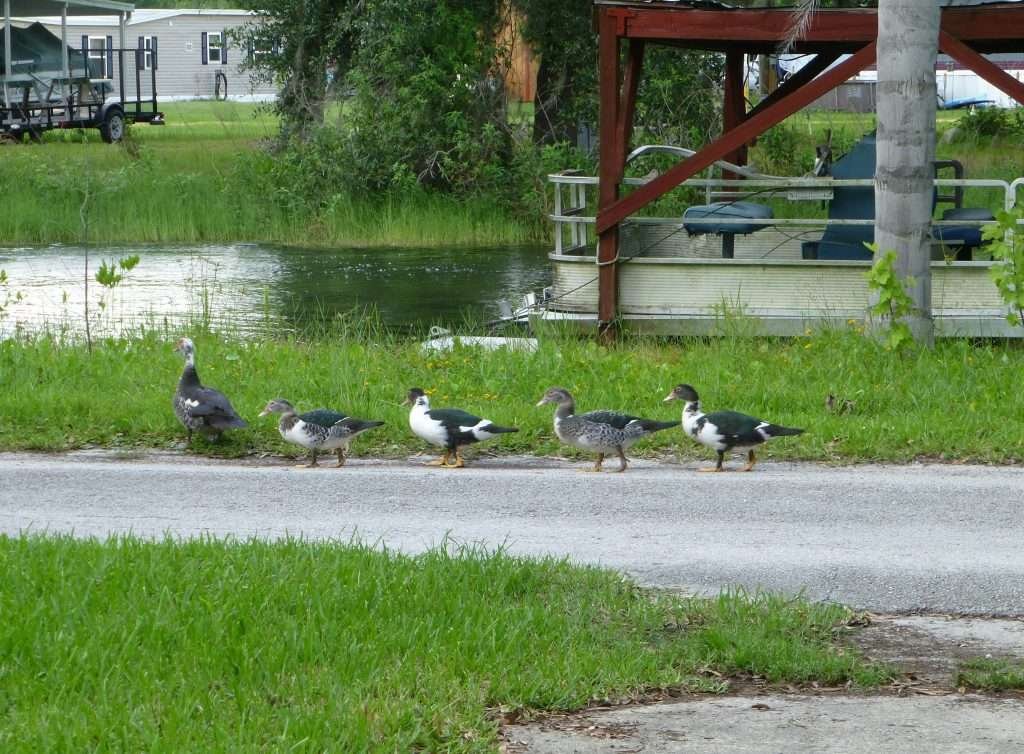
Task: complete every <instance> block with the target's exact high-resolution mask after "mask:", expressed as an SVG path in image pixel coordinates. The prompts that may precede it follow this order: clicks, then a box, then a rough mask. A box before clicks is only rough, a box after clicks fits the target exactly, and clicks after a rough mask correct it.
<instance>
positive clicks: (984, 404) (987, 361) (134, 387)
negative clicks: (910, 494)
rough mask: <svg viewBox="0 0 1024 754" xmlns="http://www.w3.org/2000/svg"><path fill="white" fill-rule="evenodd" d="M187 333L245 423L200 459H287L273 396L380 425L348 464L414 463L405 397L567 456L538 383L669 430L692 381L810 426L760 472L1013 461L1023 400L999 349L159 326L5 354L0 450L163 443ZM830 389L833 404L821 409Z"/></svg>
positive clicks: (839, 336)
mask: <svg viewBox="0 0 1024 754" xmlns="http://www.w3.org/2000/svg"><path fill="white" fill-rule="evenodd" d="M186 334H187V335H190V336H191V337H193V338H194V340H195V341H196V349H197V366H198V370H199V375H200V377H201V379H202V380H203V382H204V384H207V385H210V386H212V387H216V388H218V389H220V390H222V391H223V392H225V393H226V394H227V395H228V396H229V397H230V399H231V401H232V403H233V404H234V406H235V408H236V409H237V410H238V412H239V413H240V414H241V415H242V416H243V418H246V419H248V420H249V421H250V423H251V425H250V427H249V428H248V429H244V430H240V431H237V432H233V433H232V434H230V435H229V436H228V437H226V438H225V440H224V441H223V442H222V443H220V444H218V445H207V444H204V443H202V441H197V445H196V450H197V452H201V453H212V454H217V455H229V456H231V455H234V456H241V455H247V454H249V453H254V452H271V453H285V454H288V455H292V454H294V453H295V449H294V448H290V447H288V446H285V445H284V443H283V442H282V440H281V439H280V437H279V436H278V434H277V431H276V429H275V425H274V423H273V421H272V420H270V419H265V420H259V421H257V420H256V415H257V414H258V413H259V412H260V410H261V409H262V408H263V407H264V405H265V404H266V402H267V401H268V400H270V399H272V398H277V397H283V398H286V399H288V400H290V401H292V402H293V403H294V404H295V405H296V407H297V408H298V409H299V410H300V411H306V410H310V409H312V408H316V407H318V406H327V407H331V408H334V409H337V410H342V411H345V412H346V413H349V414H353V415H356V416H360V417H363V418H367V419H377V420H382V421H384V422H386V424H385V426H384V427H381V428H380V429H378V430H374V431H373V432H369V433H367V434H366V435H364V436H362V437H360V438H359V440H358V441H357V442H356V443H355V444H354V446H353V451H354V455H355V456H356V457H359V456H383V457H395V456H399V455H402V454H408V453H410V452H417V451H420V450H422V449H423V448H424V445H423V443H422V442H421V441H420V440H418V439H417V438H415V437H414V436H413V435H412V434H411V432H410V431H409V429H408V413H407V410H406V409H403V408H402V407H401V406H399V405H398V404H399V402H400V401H401V400H402V399H403V398H404V397H405V394H406V392H407V390H408V389H409V388H410V387H413V386H417V387H421V388H424V389H426V390H429V391H430V392H431V399H432V405H434V406H435V407H444V406H453V407H458V408H462V409H465V410H467V411H471V412H474V413H477V414H479V415H482V416H486V417H487V418H489V419H491V420H493V421H495V422H498V423H500V424H503V425H512V426H517V427H519V428H520V432H519V433H517V434H514V435H505V436H503V437H502V438H501V439H500V440H499V441H490V442H488V443H485V444H483V445H481V446H478V447H479V448H480V449H481V452H492V453H529V454H539V455H551V454H554V453H556V452H563V453H565V452H567V450H568V449H566V448H564V447H562V446H560V444H559V443H558V442H557V440H555V439H554V437H553V432H552V427H551V421H552V411H551V410H549V409H547V408H537V407H536V406H535V405H534V404H536V402H537V401H538V399H539V398H540V396H541V394H542V393H543V392H544V391H545V390H546V389H547V388H548V387H551V386H553V385H559V386H562V387H565V388H567V389H569V390H570V391H571V392H573V393H574V395H575V397H576V399H577V406H578V409H579V410H580V411H588V410H593V409H598V408H609V409H615V410H620V411H627V412H629V413H632V414H635V415H641V416H646V417H648V418H652V419H659V420H670V419H671V420H674V419H678V418H679V408H678V406H677V405H670V404H666V403H663V402H662V398H664V397H665V395H666V394H667V392H668V391H669V390H670V389H671V388H672V386H674V385H676V384H678V383H680V382H688V383H690V384H692V385H694V386H695V387H697V389H698V391H699V392H700V394H701V397H702V399H703V401H704V407H705V410H718V409H732V410H737V411H743V412H746V413H750V414H754V415H757V416H760V417H761V418H764V419H768V420H770V421H773V422H778V423H781V424H784V425H787V426H796V427H802V428H804V429H806V430H807V432H806V434H804V435H801V436H800V437H796V438H784V439H779V440H775V441H773V442H772V443H768V444H767V445H765V446H763V450H762V451H760V452H759V456H761V457H763V458H764V459H766V460H767V459H771V458H775V459H793V460H798V459H799V460H819V461H840V462H844V461H871V460H874V461H896V462H904V461H909V460H913V459H919V458H931V459H936V460H941V461H954V462H968V461H974V462H982V463H1019V462H1021V461H1024V394H1022V393H1021V392H1020V391H1019V390H1015V389H1013V385H1015V384H1016V383H1017V381H1018V378H1019V374H1020V373H1021V369H1022V368H1024V349H1021V348H1019V347H1015V346H1013V345H1012V344H1007V343H994V344H971V343H967V342H964V341H944V342H941V343H939V344H938V345H937V346H936V347H935V349H934V350H931V351H927V350H922V351H919V352H911V353H909V354H905V355H895V354H892V353H890V352H888V351H886V350H884V349H883V348H882V347H881V346H880V345H878V344H877V343H876V342H874V341H871V340H868V339H866V338H864V337H862V336H860V335H858V334H856V333H855V332H847V331H835V332H823V333H820V334H818V335H814V336H811V337H806V338H800V339H790V340H771V339H754V338H709V339H682V340H677V341H657V340H653V339H650V340H644V339H639V338H638V339H626V340H624V341H623V342H621V343H619V344H618V345H615V346H612V347H601V346H598V345H597V344H596V343H593V342H591V341H587V340H581V339H578V338H575V337H571V336H568V335H563V334H560V333H558V332H557V331H546V332H541V333H539V346H538V349H537V351H536V353H523V352H515V351H511V352H510V351H506V350H504V349H502V350H498V351H491V352H489V351H480V350H477V349H474V348H468V347H460V348H457V349H456V350H454V351H452V352H448V353H434V352H425V351H424V350H423V349H422V347H421V345H420V340H419V339H418V338H417V337H410V336H398V335H394V334H388V333H386V332H381V331H380V330H379V329H378V328H376V327H375V326H374V323H372V322H371V323H366V322H362V321H360V320H358V319H356V318H353V319H343V320H334V321H331V322H326V323H323V324H322V326H320V327H310V328H307V329H306V330H304V331H301V332H299V333H296V334H294V335H290V336H289V335H279V336H275V335H274V334H273V333H266V334H265V335H264V336H263V337H261V338H241V337H237V336H231V335H215V334H210V333H208V332H204V331H203V330H202V328H201V327H198V326H197V327H195V328H192V329H190V330H189V331H184V330H183V329H182V328H180V327H170V326H166V327H158V328H154V329H150V330H144V331H141V332H140V333H138V334H136V335H134V336H132V337H126V338H120V339H106V340H101V341H98V342H96V343H95V344H94V348H93V350H92V353H91V354H90V353H89V351H88V349H87V348H86V346H85V344H84V343H82V342H81V341H80V340H78V339H74V338H65V337H60V336H58V337H47V336H28V337H20V338H16V339H8V340H6V341H2V342H0V374H2V375H3V378H4V390H3V391H2V392H0V416H2V417H3V422H0V448H2V449H8V450H17V449H20V450H27V449H38V450H61V449H71V448H80V447H85V446H89V445H100V446H118V447H125V446H127V447H155V448H162V447H169V446H172V447H173V446H174V445H175V444H176V443H178V442H180V441H181V440H182V439H183V437H184V431H183V430H182V428H181V427H180V425H178V423H177V421H176V420H175V418H174V416H173V414H172V412H171V410H170V398H171V395H172V393H173V391H174V388H175V385H176V383H177V380H178V376H179V375H180V373H181V368H182V362H181V360H180V359H179V358H178V357H177V356H176V355H175V354H174V353H173V352H172V346H173V342H174V341H175V340H176V339H177V338H178V337H180V336H181V335H186ZM830 393H832V394H834V395H835V396H836V401H835V402H834V404H833V407H832V408H831V409H830V408H829V407H828V406H827V405H826V398H827V396H828V395H829V394H830ZM666 452H672V453H678V454H680V455H681V456H682V457H685V458H693V459H696V458H707V457H708V454H707V453H706V452H705V450H704V449H703V448H700V447H698V446H696V445H695V444H694V443H692V442H690V441H689V440H687V438H685V437H683V436H682V434H681V432H675V431H666V432H660V433H657V434H655V435H653V436H652V437H651V438H650V439H648V440H645V441H644V442H642V443H640V444H639V445H637V446H635V447H634V448H632V449H631V450H630V455H631V456H643V455H644V454H664V453H666ZM569 455H570V456H572V457H581V456H573V454H569Z"/></svg>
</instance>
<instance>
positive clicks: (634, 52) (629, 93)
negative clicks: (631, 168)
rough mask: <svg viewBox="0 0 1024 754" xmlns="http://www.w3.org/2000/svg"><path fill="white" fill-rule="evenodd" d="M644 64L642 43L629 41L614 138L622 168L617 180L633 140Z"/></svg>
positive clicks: (623, 170)
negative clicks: (619, 149) (634, 118)
mask: <svg viewBox="0 0 1024 754" xmlns="http://www.w3.org/2000/svg"><path fill="white" fill-rule="evenodd" d="M643 64H644V41H643V40H642V39H631V40H629V58H628V59H627V60H626V80H625V81H624V82H623V84H622V110H621V111H620V112H619V127H618V132H617V136H616V138H617V139H618V141H619V143H620V144H622V163H623V164H622V167H621V168H620V173H619V178H620V180H621V178H622V174H623V173H624V172H625V168H626V165H625V162H626V153H627V152H629V142H630V139H632V138H633V115H634V113H635V112H636V90H637V88H638V87H639V86H640V72H641V70H642V69H643Z"/></svg>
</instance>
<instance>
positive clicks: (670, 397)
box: [662, 393, 676, 403]
mask: <svg viewBox="0 0 1024 754" xmlns="http://www.w3.org/2000/svg"><path fill="white" fill-rule="evenodd" d="M674 400H676V394H675V393H669V394H668V395H666V396H665V399H664V400H663V401H662V403H668V402H669V401H674Z"/></svg>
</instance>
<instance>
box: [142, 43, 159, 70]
mask: <svg viewBox="0 0 1024 754" xmlns="http://www.w3.org/2000/svg"><path fill="white" fill-rule="evenodd" d="M154 52H156V37H143V38H142V70H144V71H151V70H153V53H154Z"/></svg>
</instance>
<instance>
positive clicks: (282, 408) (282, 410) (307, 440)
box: [260, 398, 384, 468]
mask: <svg viewBox="0 0 1024 754" xmlns="http://www.w3.org/2000/svg"><path fill="white" fill-rule="evenodd" d="M267 414H281V419H280V421H278V423H277V430H278V432H280V433H281V437H283V438H284V439H285V441H286V442H291V443H295V444H296V445H300V446H302V447H303V448H306V449H307V450H308V451H309V464H308V466H310V467H312V466H318V465H319V464H317V462H316V457H317V454H318V453H319V452H320V451H326V452H330V451H332V450H333V451H335V452H336V453H337V455H338V466H339V467H341V466H344V465H345V458H346V456H347V454H348V448H349V444H350V443H351V442H352V440H353V439H355V437H356V436H357V435H359V434H362V433H363V432H365V431H366V430H368V429H373V428H374V427H379V426H381V425H382V424H384V422H381V421H373V420H369V419H356V418H355V417H354V416H347V415H345V414H342V413H340V412H338V411H332V410H331V409H329V408H317V409H314V410H312V411H307V412H306V413H304V414H299V413H296V412H295V408H294V407H293V406H292V404H291V403H289V402H288V401H286V400H285V399H284V398H275V399H274V400H272V401H270V402H269V403H267V406H266V408H264V409H263V411H262V412H260V416H266V415H267ZM305 466H307V464H301V466H300V468H303V467H305Z"/></svg>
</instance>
